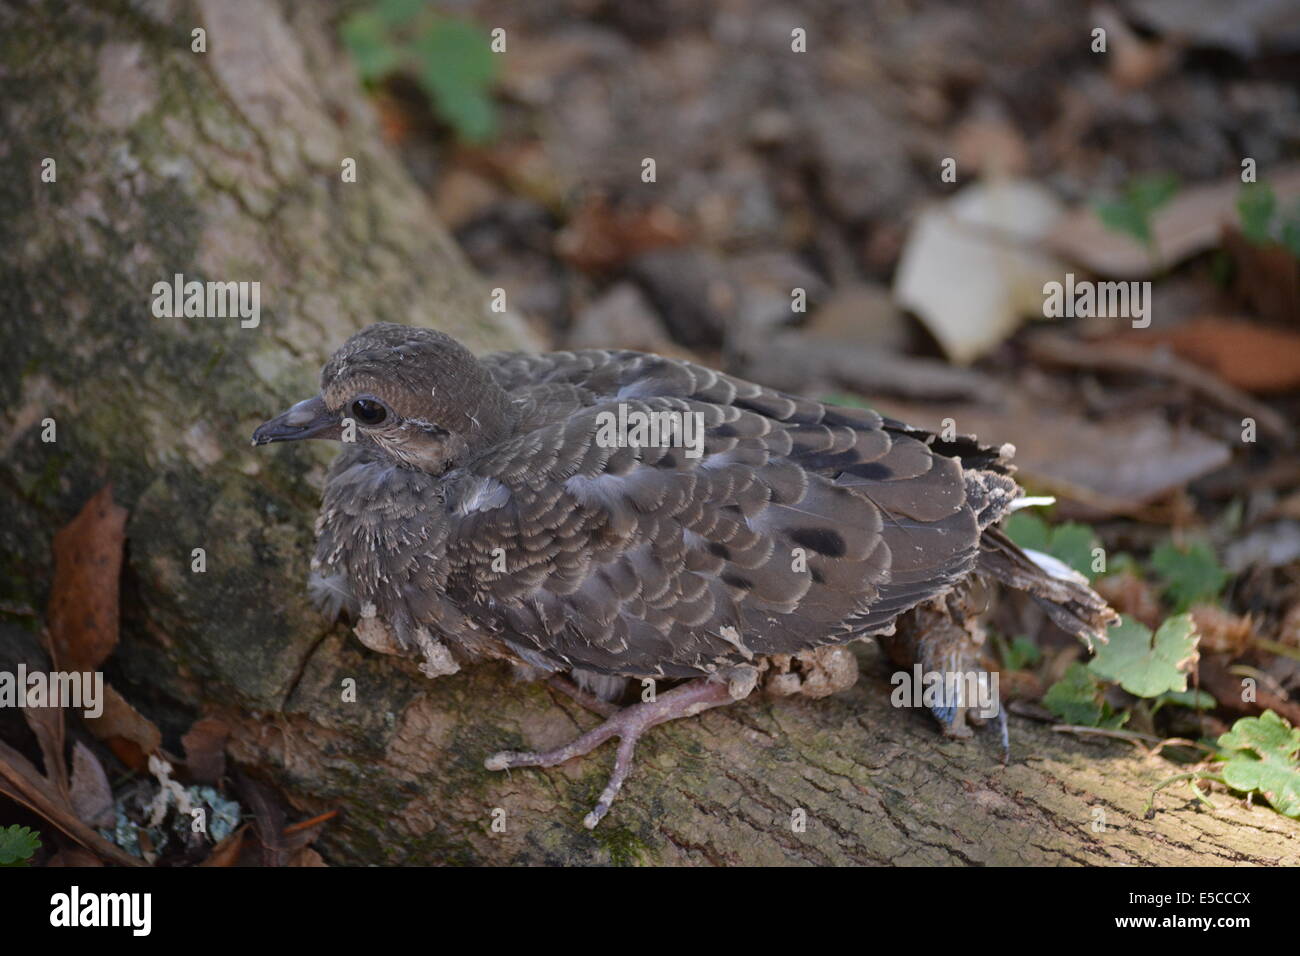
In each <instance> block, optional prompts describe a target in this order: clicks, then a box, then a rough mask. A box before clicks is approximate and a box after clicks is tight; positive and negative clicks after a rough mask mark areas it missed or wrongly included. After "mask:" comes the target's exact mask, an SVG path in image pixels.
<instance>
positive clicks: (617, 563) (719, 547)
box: [254, 324, 1110, 825]
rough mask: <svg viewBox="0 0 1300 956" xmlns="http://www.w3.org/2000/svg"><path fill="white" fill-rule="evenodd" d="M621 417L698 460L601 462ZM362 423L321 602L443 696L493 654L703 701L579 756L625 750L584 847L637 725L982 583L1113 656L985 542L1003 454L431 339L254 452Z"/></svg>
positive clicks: (679, 375)
mask: <svg viewBox="0 0 1300 956" xmlns="http://www.w3.org/2000/svg"><path fill="white" fill-rule="evenodd" d="M620 405H621V406H622V411H623V413H625V414H626V413H632V412H645V413H663V412H671V413H679V414H682V415H692V416H698V420H699V421H700V422H702V424H703V436H702V438H703V441H702V448H701V449H700V451H701V454H700V456H699V457H692V455H691V454H689V452H690V451H691V450H692V449H688V448H683V447H674V446H672V445H668V444H664V443H661V444H659V445H656V446H649V445H647V446H643V447H609V442H607V441H606V442H602V441H598V440H597V438H598V437H599V436H600V435H602V434H605V433H603V432H602V431H601V429H602V426H603V425H606V424H608V421H609V419H608V415H609V413H613V414H615V415H617V414H618V412H619V407H620ZM633 417H635V416H633ZM348 419H351V420H352V422H353V423H354V425H355V443H354V444H350V445H347V446H346V447H345V449H344V451H343V453H342V454H341V455H340V456H339V459H338V461H337V462H336V463H335V465H334V466H333V468H332V469H331V471H330V473H329V477H328V480H327V483H326V488H325V496H324V502H323V505H322V508H321V514H320V518H319V520H318V523H317V534H318V545H317V551H316V557H315V559H314V561H313V571H314V576H315V581H316V586H315V589H316V591H317V593H318V594H319V595H321V596H323V597H324V598H325V599H326V601H327V602H328V601H329V600H331V599H332V600H333V601H334V603H335V604H336V606H337V605H344V604H346V605H349V606H351V607H352V609H353V612H354V613H356V614H359V615H360V616H361V618H362V619H363V620H364V621H367V622H372V624H373V623H374V622H377V623H378V626H380V627H382V628H385V629H386V630H387V631H389V632H390V633H391V635H392V637H393V639H394V640H395V641H396V642H397V643H398V644H399V645H400V646H402V647H406V648H411V649H417V648H418V649H420V650H422V651H423V652H424V655H425V658H426V670H427V671H428V672H429V673H440V672H441V673H446V672H449V671H451V670H454V669H455V668H456V667H457V666H459V664H461V663H464V662H466V661H469V660H473V659H476V658H481V657H498V658H505V659H508V660H511V661H513V662H515V663H518V664H523V665H527V666H528V667H530V668H532V669H534V670H535V671H537V672H540V673H542V674H572V675H574V676H575V677H577V678H578V679H579V680H580V682H582V683H584V685H586V686H593V685H597V684H599V683H600V681H599V680H598V679H597V675H605V676H607V677H611V678H667V679H681V678H707V679H708V680H704V681H699V682H697V683H696V684H693V685H686V686H685V687H684V688H678V689H677V690H675V691H671V692H669V693H663V694H660V695H659V700H660V701H661V702H662V701H665V700H667V701H669V702H670V703H669V704H661V705H659V706H658V707H657V709H655V708H651V709H649V710H648V709H646V707H645V705H641V708H642V709H641V710H640V711H638V709H637V708H636V707H633V708H628V709H627V711H624V712H623V714H622V715H621V716H620V717H615V718H611V720H612V721H614V722H615V725H614V726H612V728H609V729H608V730H607V732H605V733H604V736H600V735H597V736H599V740H596V741H595V742H594V743H591V742H590V741H587V743H590V746H588V747H587V748H586V749H588V750H589V749H591V747H594V746H595V745H596V744H597V743H599V742H600V740H603V739H607V738H608V737H610V736H620V737H622V738H623V741H624V747H623V748H621V749H620V756H619V763H618V765H617V769H616V773H615V778H616V779H615V781H612V782H611V788H610V789H607V793H606V795H605V797H607V798H608V799H605V797H603V798H602V804H601V806H598V808H597V811H596V812H594V813H593V814H592V815H591V816H589V818H588V823H589V824H591V825H594V822H595V820H598V819H599V816H600V815H602V814H603V812H604V810H606V809H607V808H608V802H609V800H612V799H613V795H614V793H616V792H617V789H618V785H619V784H621V782H622V777H625V776H626V772H627V769H628V768H630V761H631V746H632V744H634V742H635V739H636V736H637V735H638V734H639V733H640V732H642V731H643V730H644V729H646V727H648V726H653V724H654V723H658V722H661V721H662V720H666V719H671V718H672V717H674V716H680V712H685V711H698V710H699V709H703V708H704V707H707V706H717V705H719V704H722V703H726V702H728V701H729V700H730V699H731V697H734V696H744V693H746V692H747V691H748V689H749V688H750V687H752V686H753V685H754V682H755V680H756V679H757V676H758V674H759V672H761V671H762V670H764V668H765V667H766V666H767V664H768V662H769V660H771V659H773V655H791V656H795V655H805V656H807V655H809V654H810V653H811V652H813V651H815V649H817V648H819V647H822V646H824V645H840V644H843V643H845V642H847V641H850V640H854V639H857V638H860V637H865V636H867V635H871V634H892V633H893V632H894V630H895V627H896V623H897V621H898V619H899V617H900V616H901V615H904V614H906V613H907V612H909V611H911V610H912V609H914V608H917V607H918V606H922V605H925V606H929V605H930V604H932V602H934V601H936V600H939V599H943V598H944V596H945V595H948V594H949V593H950V592H953V591H954V589H955V588H956V587H957V586H958V585H959V584H961V583H962V582H964V581H966V580H967V579H970V578H971V577H972V575H975V574H977V573H978V574H982V575H985V576H988V577H992V578H994V579H996V580H1000V581H1004V582H1007V583H1009V584H1012V585H1013V586H1015V587H1019V588H1021V589H1024V590H1027V591H1029V592H1031V593H1033V594H1035V595H1036V596H1037V597H1039V598H1041V599H1042V601H1043V602H1044V604H1045V606H1047V607H1048V608H1049V613H1051V614H1052V616H1053V619H1054V620H1056V621H1057V623H1058V624H1061V625H1062V626H1063V627H1065V628H1066V629H1067V630H1071V631H1073V632H1074V633H1077V634H1080V635H1082V636H1099V637H1100V636H1102V633H1103V631H1104V628H1105V626H1106V623H1107V621H1108V619H1109V617H1110V612H1109V609H1108V608H1106V607H1105V605H1104V603H1103V602H1102V601H1101V600H1100V599H1099V598H1098V597H1097V596H1096V595H1095V594H1093V593H1092V592H1091V591H1090V590H1089V589H1087V587H1086V586H1084V585H1081V584H1079V583H1078V582H1076V581H1066V580H1062V579H1060V578H1054V577H1052V576H1050V575H1048V574H1045V573H1044V572H1043V571H1042V570H1041V569H1040V568H1039V567H1038V566H1037V565H1035V564H1034V563H1033V562H1032V561H1030V560H1029V559H1027V558H1026V557H1025V556H1024V555H1023V554H1022V553H1021V552H1020V551H1019V550H1018V549H1016V548H1015V546H1014V545H1012V544H1011V543H1010V542H1009V541H1007V539H1005V538H1004V537H1003V536H1001V535H1000V534H999V533H997V532H996V531H995V529H993V528H992V525H993V524H994V523H995V522H996V521H998V520H999V519H1000V518H1001V517H1003V516H1004V515H1005V514H1006V513H1007V511H1008V509H1009V508H1010V507H1011V502H1012V500H1013V499H1014V498H1015V497H1016V496H1017V495H1018V493H1019V490H1018V488H1017V486H1016V485H1015V483H1014V481H1013V480H1012V479H1011V478H1010V477H1009V474H1010V471H1011V469H1010V466H1009V462H1008V457H1009V453H1010V449H1008V448H1001V449H999V448H990V447H987V446H983V445H980V444H978V443H977V442H975V441H974V440H972V439H966V438H961V439H958V440H956V441H951V442H945V441H941V440H939V439H938V438H937V437H936V436H935V435H933V434H930V433H928V432H925V431H922V430H919V429H915V428H911V427H909V426H907V425H904V424H901V423H899V422H894V421H891V420H889V419H886V418H882V417H881V416H880V415H878V414H877V413H875V412H874V411H870V410H867V409H860V408H845V407H839V406H834V405H828V404H824V403H821V402H817V401H812V400H810V399H806V398H799V397H796V396H792V395H786V394H782V393H780V392H776V391H773V390H771V389H767V388H764V387H762V386H760V385H756V384H753V383H751V382H746V381H744V380H741V379H738V378H735V377H732V376H730V375H725V374H723V373H721V372H716V371H713V370H711V369H707V368H704V367H702V366H699V365H695V364H692V363H689V362H684V361H680V360H675V359H669V358H664V357H661V356H657V355H648V354H643V353H638V352H629V351H601V350H588V351H581V352H558V353H552V354H545V355H525V354H521V353H497V354H493V355H487V356H484V357H483V358H482V359H476V358H475V357H474V356H473V355H472V354H471V353H469V352H468V351H467V350H465V349H464V348H462V347H461V346H460V345H458V344H457V343H456V342H455V341H454V340H452V339H451V338H449V337H448V336H446V335H443V334H442V333H439V332H434V331H431V330H428V329H416V328H408V327H406V326H400V325H392V324H382V325H376V326H372V327H371V328H369V329H366V330H365V331H363V332H360V333H358V334H357V335H354V336H353V337H352V338H351V339H349V340H348V341H347V343H345V344H344V346H343V347H342V348H341V349H340V350H339V351H338V353H337V354H336V355H335V356H334V357H333V358H332V359H331V360H330V362H329V363H328V364H327V365H326V367H325V369H324V371H323V372H322V376H321V395H320V396H319V397H317V398H316V399H311V400H308V401H307V402H303V403H300V404H299V405H297V406H294V408H293V409H290V410H289V411H288V412H286V413H285V414H284V415H281V416H279V417H278V418H276V419H273V420H272V421H270V422H267V423H266V424H265V425H263V426H262V427H261V428H259V429H258V431H257V433H256V434H255V435H254V442H255V443H259V444H260V443H265V442H270V441H277V440H288V439H293V438H302V437H326V438H334V439H338V438H340V437H344V438H346V437H349V435H348V431H349V429H350V428H351V427H352V426H350V425H349V422H348V421H347V420H348ZM1103 639H1104V638H1103ZM967 658H969V655H966V658H963V659H967ZM780 659H781V660H785V658H780ZM968 663H969V661H968ZM719 688H721V691H720V690H719ZM673 695H676V696H673ZM593 733H594V732H593ZM587 736H588V737H590V736H591V735H587ZM624 749H625V750H626V751H627V753H626V760H624V759H623V758H624V753H623V750H624ZM563 750H564V751H565V754H567V755H568V756H573V755H575V754H576V753H581V752H586V751H585V750H581V749H579V750H573V749H572V748H564V749H563ZM570 751H571V752H570ZM565 754H562V753H561V752H558V751H557V752H555V753H552V754H548V755H540V756H537V755H517V754H515V755H498V756H497V757H496V758H493V760H492V761H490V762H489V763H490V765H491V766H495V767H503V766H521V765H529V764H534V765H537V764H540V765H550V764H553V763H555V762H558V761H559V759H567V756H565ZM525 758H528V759H525ZM624 764H626V767H625V766H624ZM620 772H621V776H620Z"/></svg>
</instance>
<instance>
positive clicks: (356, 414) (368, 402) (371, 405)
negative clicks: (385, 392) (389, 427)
mask: <svg viewBox="0 0 1300 956" xmlns="http://www.w3.org/2000/svg"><path fill="white" fill-rule="evenodd" d="M352 417H353V418H355V419H356V420H357V421H359V422H361V424H363V425H378V424H379V423H380V422H382V421H383V420H384V419H385V418H387V417H388V409H386V408H385V407H384V405H383V403H382V402H377V401H375V400H374V399H373V398H358V399H357V400H356V401H355V402H353V403H352Z"/></svg>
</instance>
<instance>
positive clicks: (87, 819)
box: [68, 740, 113, 827]
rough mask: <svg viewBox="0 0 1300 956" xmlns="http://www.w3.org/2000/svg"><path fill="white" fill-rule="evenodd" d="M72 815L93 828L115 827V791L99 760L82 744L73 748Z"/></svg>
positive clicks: (70, 794)
mask: <svg viewBox="0 0 1300 956" xmlns="http://www.w3.org/2000/svg"><path fill="white" fill-rule="evenodd" d="M68 799H69V802H70V803H71V804H72V812H73V813H75V814H76V815H77V818H78V819H79V820H81V821H82V822H83V823H88V824H89V825H90V826H92V827H111V826H112V825H113V788H112V787H110V786H109V783H108V774H106V773H104V767H103V765H102V764H101V763H100V762H99V758H98V757H96V756H95V755H94V754H93V753H91V751H90V748H89V747H87V746H86V745H85V744H83V743H82V742H81V741H80V740H78V741H77V742H76V744H75V745H73V748H72V787H71V791H70V793H69V797H68Z"/></svg>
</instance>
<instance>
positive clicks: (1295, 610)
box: [1277, 603, 1300, 647]
mask: <svg viewBox="0 0 1300 956" xmlns="http://www.w3.org/2000/svg"><path fill="white" fill-rule="evenodd" d="M1277 642H1278V643H1279V644H1285V645H1287V646H1288V647H1300V603H1297V604H1293V605H1291V607H1290V609H1289V610H1288V611H1287V612H1286V614H1285V615H1284V616H1283V617H1282V623H1281V625H1280V626H1279V627H1278V629H1277Z"/></svg>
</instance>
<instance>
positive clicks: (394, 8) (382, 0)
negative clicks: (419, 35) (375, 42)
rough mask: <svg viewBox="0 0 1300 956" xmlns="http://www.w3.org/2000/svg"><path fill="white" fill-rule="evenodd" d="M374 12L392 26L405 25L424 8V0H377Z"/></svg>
mask: <svg viewBox="0 0 1300 956" xmlns="http://www.w3.org/2000/svg"><path fill="white" fill-rule="evenodd" d="M374 9H375V13H376V15H378V17H379V18H380V19H381V20H383V21H384V23H386V24H388V25H389V26H392V27H402V26H406V25H407V24H408V23H410V22H411V21H412V20H414V19H415V18H416V17H418V16H419V15H420V13H421V12H422V11H423V10H424V9H425V0H379V2H378V3H377V4H375V8H374Z"/></svg>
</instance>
